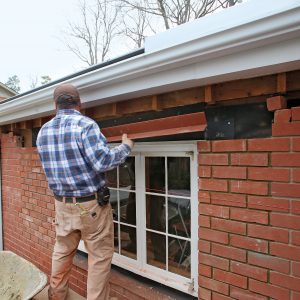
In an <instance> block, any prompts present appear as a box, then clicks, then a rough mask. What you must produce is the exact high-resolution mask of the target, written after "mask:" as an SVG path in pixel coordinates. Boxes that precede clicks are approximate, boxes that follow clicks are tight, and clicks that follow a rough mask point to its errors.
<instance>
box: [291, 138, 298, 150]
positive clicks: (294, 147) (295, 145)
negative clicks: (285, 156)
mask: <svg viewBox="0 0 300 300" xmlns="http://www.w3.org/2000/svg"><path fill="white" fill-rule="evenodd" d="M292 151H295V152H296V151H300V137H299V138H298V137H295V138H292Z"/></svg>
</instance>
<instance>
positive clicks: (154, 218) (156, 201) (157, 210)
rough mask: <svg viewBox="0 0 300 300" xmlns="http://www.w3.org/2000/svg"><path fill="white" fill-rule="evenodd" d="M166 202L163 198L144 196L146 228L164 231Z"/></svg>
mask: <svg viewBox="0 0 300 300" xmlns="http://www.w3.org/2000/svg"><path fill="white" fill-rule="evenodd" d="M165 203H166V200H165V197H161V196H154V195H146V225H147V228H149V229H153V230H157V231H162V232H165V231H166V205H165Z"/></svg>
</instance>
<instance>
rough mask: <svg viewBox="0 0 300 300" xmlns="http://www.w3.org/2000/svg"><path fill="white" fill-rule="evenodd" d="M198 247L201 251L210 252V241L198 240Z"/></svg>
mask: <svg viewBox="0 0 300 300" xmlns="http://www.w3.org/2000/svg"><path fill="white" fill-rule="evenodd" d="M198 249H199V251H201V252H206V253H210V250H211V246H210V242H208V241H203V240H199V241H198Z"/></svg>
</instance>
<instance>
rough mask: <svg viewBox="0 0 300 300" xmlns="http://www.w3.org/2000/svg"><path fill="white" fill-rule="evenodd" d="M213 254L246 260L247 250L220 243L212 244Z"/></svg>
mask: <svg viewBox="0 0 300 300" xmlns="http://www.w3.org/2000/svg"><path fill="white" fill-rule="evenodd" d="M211 252H212V254H215V255H218V256H221V257H225V258H229V259H233V260H237V261H242V262H245V261H246V251H245V250H242V249H237V248H233V247H229V246H223V245H219V244H212V248H211Z"/></svg>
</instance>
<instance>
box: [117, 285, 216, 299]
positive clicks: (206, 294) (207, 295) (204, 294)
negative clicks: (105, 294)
mask: <svg viewBox="0 0 300 300" xmlns="http://www.w3.org/2000/svg"><path fill="white" fill-rule="evenodd" d="M198 296H199V299H201V300H211V291H209V290H206V289H204V288H202V287H199V288H198ZM118 299H119V298H118Z"/></svg>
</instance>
